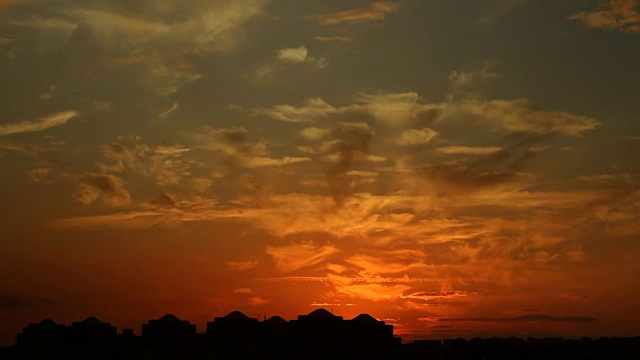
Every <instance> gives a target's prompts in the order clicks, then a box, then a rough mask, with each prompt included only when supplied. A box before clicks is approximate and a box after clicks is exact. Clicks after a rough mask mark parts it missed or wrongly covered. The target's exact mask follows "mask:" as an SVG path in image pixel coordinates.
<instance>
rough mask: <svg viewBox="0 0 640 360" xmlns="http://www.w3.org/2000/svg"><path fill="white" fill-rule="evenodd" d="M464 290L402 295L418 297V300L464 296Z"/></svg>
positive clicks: (412, 297) (407, 297)
mask: <svg viewBox="0 0 640 360" xmlns="http://www.w3.org/2000/svg"><path fill="white" fill-rule="evenodd" d="M466 296H467V292H466V291H423V292H414V293H411V294H408V295H404V296H403V298H406V299H420V300H433V299H453V298H457V297H466Z"/></svg>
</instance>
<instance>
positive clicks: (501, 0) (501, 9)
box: [478, 0, 524, 25]
mask: <svg viewBox="0 0 640 360" xmlns="http://www.w3.org/2000/svg"><path fill="white" fill-rule="evenodd" d="M522 3H524V0H494V1H492V2H490V7H491V8H490V10H489V11H488V13H487V14H485V15H483V16H482V17H481V18H480V19H479V20H478V23H479V24H482V25H487V24H491V23H494V22H495V21H496V20H498V19H500V18H502V17H504V16H505V15H506V14H508V13H509V12H510V11H511V10H513V9H514V8H516V7H518V6H519V5H521V4H522Z"/></svg>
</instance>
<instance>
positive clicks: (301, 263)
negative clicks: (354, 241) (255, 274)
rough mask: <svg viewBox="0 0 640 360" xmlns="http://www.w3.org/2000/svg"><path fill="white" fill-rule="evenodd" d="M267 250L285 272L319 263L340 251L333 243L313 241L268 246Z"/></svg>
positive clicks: (276, 264) (278, 267)
mask: <svg viewBox="0 0 640 360" xmlns="http://www.w3.org/2000/svg"><path fill="white" fill-rule="evenodd" d="M265 251H266V253H267V254H269V255H271V257H272V258H273V261H274V262H275V267H276V269H278V270H280V271H283V272H291V271H295V270H298V269H302V268H307V267H310V266H314V265H317V264H319V263H321V262H323V261H326V260H328V259H329V258H330V257H331V256H333V255H335V254H337V253H338V252H340V250H339V249H338V248H336V247H335V246H333V245H322V246H316V245H314V244H313V243H312V242H303V243H298V244H291V245H283V246H267V248H266V249H265Z"/></svg>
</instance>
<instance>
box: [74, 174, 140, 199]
mask: <svg viewBox="0 0 640 360" xmlns="http://www.w3.org/2000/svg"><path fill="white" fill-rule="evenodd" d="M77 179H78V180H79V181H80V183H81V184H82V189H81V190H79V191H77V192H75V193H74V194H73V196H74V198H76V200H78V201H80V202H81V203H83V204H86V205H89V204H91V203H93V202H95V201H96V200H97V199H98V197H102V199H103V200H104V202H106V203H107V204H109V205H111V206H125V205H129V204H131V202H132V200H131V195H130V194H129V191H127V189H126V188H125V187H124V184H125V183H124V181H123V180H122V179H120V178H118V177H116V176H113V175H106V174H93V173H84V174H80V175H78V176H77Z"/></svg>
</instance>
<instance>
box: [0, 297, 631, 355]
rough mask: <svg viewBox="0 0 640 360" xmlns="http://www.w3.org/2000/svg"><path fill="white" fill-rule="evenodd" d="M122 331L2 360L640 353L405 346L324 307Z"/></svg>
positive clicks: (75, 332)
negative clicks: (201, 325)
mask: <svg viewBox="0 0 640 360" xmlns="http://www.w3.org/2000/svg"><path fill="white" fill-rule="evenodd" d="M141 328H142V331H141V333H140V334H139V335H136V334H135V333H134V331H133V329H122V331H121V332H117V329H116V327H115V326H112V325H111V324H110V323H106V322H103V321H101V320H99V319H97V318H95V317H88V318H86V319H85V320H83V321H78V322H73V323H72V325H71V326H65V325H63V324H58V323H56V322H55V321H53V320H51V319H48V318H47V319H44V320H42V321H40V322H38V323H33V324H29V325H28V326H26V327H25V328H24V329H23V331H22V332H21V333H19V334H17V335H16V342H15V344H14V345H13V346H11V347H2V348H0V356H2V358H3V359H8V360H10V359H16V360H17V359H87V358H91V359H123V360H124V359H131V360H134V359H158V360H165V359H166V360H169V359H175V360H177V359H187V360H206V359H221V358H222V359H357V358H362V359H365V358H366V359H426V358H428V359H481V358H490V359H512V358H514V357H517V358H521V359H538V358H540V357H541V356H543V357H548V356H552V357H554V358H560V357H561V358H576V357H577V358H588V359H632V358H636V357H637V356H639V355H640V336H638V337H635V338H599V339H596V340H593V339H591V338H581V339H574V340H571V339H562V338H540V339H537V338H528V339H526V340H525V339H521V338H516V337H510V338H497V337H493V338H489V339H481V338H473V339H470V340H465V339H460V338H457V339H444V340H416V341H412V342H407V343H402V342H401V338H399V337H398V336H395V335H394V333H393V326H392V325H388V324H385V323H384V321H379V320H376V319H375V318H374V317H372V316H371V315H369V314H360V315H358V316H356V317H354V318H353V319H350V320H345V319H343V317H341V316H337V315H334V314H332V313H331V312H329V311H327V310H326V309H323V308H319V309H316V310H314V311H312V312H310V313H309V314H306V315H299V316H298V317H297V319H295V320H289V321H287V320H284V319H283V318H281V317H279V316H277V315H276V316H271V317H270V318H268V319H266V316H265V319H263V320H262V321H260V320H259V319H256V318H250V317H248V316H246V315H245V314H243V313H242V312H240V311H232V312H230V313H229V314H227V315H225V316H221V317H215V318H214V319H213V321H210V322H208V323H207V327H206V331H205V332H197V331H196V330H197V328H196V325H194V324H191V323H190V322H189V321H187V320H181V319H180V318H178V317H177V316H175V315H173V314H166V315H164V316H162V317H160V318H159V319H153V320H149V321H148V322H147V323H145V324H142V327H141Z"/></svg>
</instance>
